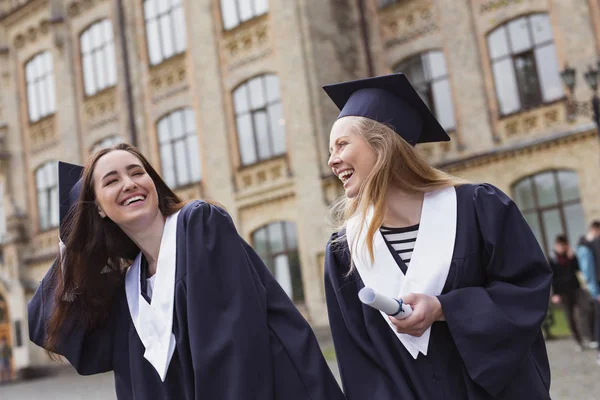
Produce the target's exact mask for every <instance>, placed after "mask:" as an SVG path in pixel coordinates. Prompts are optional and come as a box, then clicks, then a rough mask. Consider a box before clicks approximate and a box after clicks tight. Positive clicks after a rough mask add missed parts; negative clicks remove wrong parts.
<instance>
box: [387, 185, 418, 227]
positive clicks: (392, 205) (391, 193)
mask: <svg viewBox="0 0 600 400" xmlns="http://www.w3.org/2000/svg"><path fill="white" fill-rule="evenodd" d="M423 198H424V194H423V193H421V192H406V191H403V190H401V189H399V188H397V187H390V188H388V191H387V193H386V194H385V214H384V217H383V225H385V226H388V227H405V226H412V225H416V224H418V223H419V221H420V220H421V211H422V209H423Z"/></svg>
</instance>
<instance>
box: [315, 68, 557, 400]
mask: <svg viewBox="0 0 600 400" xmlns="http://www.w3.org/2000/svg"><path fill="white" fill-rule="evenodd" d="M324 89H325V90H326V92H327V94H328V95H329V96H330V97H331V98H332V100H333V101H334V102H335V103H336V105H337V106H338V108H339V109H340V110H341V111H340V115H339V118H338V120H337V121H336V122H335V124H334V125H333V128H332V130H331V136H330V151H331V156H330V159H329V165H330V167H331V168H332V171H333V172H334V174H336V175H337V176H338V177H339V178H340V179H341V181H342V182H343V185H344V188H345V196H343V198H342V199H341V200H340V201H339V202H338V203H337V204H336V205H334V207H333V209H332V211H333V217H334V220H335V221H336V224H337V225H336V226H337V229H336V233H334V235H333V236H332V238H331V240H330V242H329V244H328V246H327V255H326V266H325V269H326V276H325V287H326V295H327V306H328V310H329V318H330V323H331V330H332V334H333V339H334V344H335V348H336V353H337V357H338V364H339V367H340V371H341V376H342V383H343V386H344V391H345V394H346V397H347V398H348V399H349V400H359V399H367V398H372V399H378V400H388V399H389V400H392V399H403V400H411V399H497V398H499V399H527V398H529V399H548V398H549V394H548V393H549V386H550V370H549V366H548V358H547V355H546V349H545V344H544V339H543V336H542V333H541V325H542V321H543V320H544V316H545V315H546V309H547V307H548V299H549V293H550V281H551V271H550V268H549V266H548V263H547V261H546V258H545V256H544V254H543V252H542V251H541V249H540V247H539V245H538V243H537V241H536V239H535V237H534V235H533V233H532V232H531V230H530V229H529V227H528V225H527V223H526V222H525V220H524V218H523V217H522V215H521V213H520V212H519V210H518V209H517V207H516V205H515V204H514V203H513V202H512V201H511V200H510V199H509V198H508V196H506V195H505V194H504V193H502V192H501V191H500V190H499V189H497V188H495V187H494V186H492V185H489V184H468V183H467V182H465V181H463V180H462V179H459V178H456V177H454V176H451V175H449V174H446V173H444V172H441V171H439V170H437V169H436V168H434V167H432V166H431V165H429V164H427V163H426V162H425V161H424V160H423V159H422V158H421V157H420V156H419V154H418V153H417V151H416V149H415V148H414V145H415V144H417V143H423V142H436V141H447V140H449V137H448V135H447V134H446V132H445V131H444V130H443V128H442V127H441V126H440V124H439V123H438V122H437V120H436V119H435V117H434V116H433V115H432V113H431V112H430V111H429V109H428V108H427V106H426V105H425V104H424V103H423V101H422V100H421V99H420V97H419V95H418V94H417V93H416V92H415V90H414V89H413V88H412V86H411V85H410V83H409V82H408V80H407V79H406V77H405V76H404V75H402V74H394V75H388V76H382V77H376V78H370V79H364V80H359V81H352V82H344V83H340V84H333V85H328V86H326V87H324ZM364 287H370V288H371V289H374V290H375V291H376V292H379V293H380V294H382V295H385V296H388V297H391V298H399V299H400V298H401V299H402V300H403V302H404V303H406V304H409V305H410V306H411V307H412V310H413V311H412V314H411V315H410V316H408V317H407V318H404V319H397V318H394V317H390V316H389V315H387V314H385V313H383V312H380V311H378V310H376V309H374V308H371V307H369V306H366V305H364V304H362V302H361V301H360V300H359V296H358V292H359V290H361V289H362V288H364ZM392 311H395V310H392ZM405 315H406V314H405Z"/></svg>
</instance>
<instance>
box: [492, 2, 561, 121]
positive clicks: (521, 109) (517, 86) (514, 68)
mask: <svg viewBox="0 0 600 400" xmlns="http://www.w3.org/2000/svg"><path fill="white" fill-rule="evenodd" d="M537 15H544V16H547V17H548V25H549V28H550V31H551V33H552V36H551V38H550V39H546V40H544V41H543V42H540V43H536V42H535V38H534V35H533V27H532V25H533V24H532V22H531V18H532V17H534V16H537ZM522 18H524V19H525V21H526V24H527V34H528V37H529V41H530V43H531V46H530V47H529V48H527V49H526V50H521V51H519V52H513V49H512V47H513V45H512V43H511V36H510V33H509V29H508V26H509V25H510V24H511V23H512V22H514V21H516V20H519V19H522ZM549 18H550V17H549V14H548V13H545V12H535V13H529V14H521V15H518V16H516V17H514V18H511V19H509V20H506V21H504V22H502V23H501V24H498V25H496V26H495V27H494V29H492V30H490V31H489V32H488V33H487V34H486V47H487V58H488V61H489V65H490V71H491V74H492V81H493V82H494V92H495V98H496V103H497V104H498V114H499V117H500V118H504V117H508V116H511V115H514V114H518V113H521V112H525V111H528V110H532V109H535V108H538V107H542V106H544V105H548V104H552V103H554V102H556V101H560V100H561V99H562V98H563V97H564V92H563V96H560V97H558V98H556V99H553V100H544V93H543V90H542V82H541V80H540V71H539V68H538V59H537V56H536V54H535V52H536V49H538V48H542V47H546V46H548V45H554V46H556V44H555V38H554V32H553V31H552V25H551V24H550V21H549ZM499 29H504V37H505V42H506V46H507V54H505V55H503V56H496V57H495V58H494V57H492V55H491V47H490V43H489V37H490V36H491V35H492V34H494V33H495V32H496V31H498V30H499ZM528 53H530V54H531V55H532V57H533V60H534V66H535V69H534V74H535V80H536V82H537V93H535V97H536V100H537V102H534V103H533V104H530V105H527V106H525V105H524V104H525V102H524V101H523V99H524V97H525V94H524V93H522V90H521V88H522V87H523V84H522V82H521V79H520V78H519V74H518V73H517V71H518V69H517V66H516V60H517V58H519V57H521V56H523V55H525V54H528ZM554 55H555V57H556V59H557V62H558V54H557V53H556V47H555V52H554ZM507 59H510V61H511V63H510V65H511V67H512V72H513V74H514V77H515V90H516V93H517V98H518V99H519V108H518V109H517V110H514V111H510V112H507V113H504V112H502V110H501V101H500V98H499V97H498V88H497V86H496V76H495V73H494V65H495V64H496V63H499V62H501V61H504V60H507Z"/></svg>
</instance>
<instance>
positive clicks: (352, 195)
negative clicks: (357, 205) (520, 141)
mask: <svg viewBox="0 0 600 400" xmlns="http://www.w3.org/2000/svg"><path fill="white" fill-rule="evenodd" d="M356 196H358V192H357V191H355V190H352V189H350V190H347V191H346V197H347V198H349V199H353V198H355V197H356Z"/></svg>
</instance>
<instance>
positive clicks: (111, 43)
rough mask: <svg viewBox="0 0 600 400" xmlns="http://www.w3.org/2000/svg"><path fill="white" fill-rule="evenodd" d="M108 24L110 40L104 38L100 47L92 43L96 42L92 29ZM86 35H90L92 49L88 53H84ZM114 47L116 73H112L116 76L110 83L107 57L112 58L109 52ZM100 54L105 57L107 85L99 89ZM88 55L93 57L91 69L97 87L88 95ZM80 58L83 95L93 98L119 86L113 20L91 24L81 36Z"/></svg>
mask: <svg viewBox="0 0 600 400" xmlns="http://www.w3.org/2000/svg"><path fill="white" fill-rule="evenodd" d="M105 23H108V24H109V32H110V38H106V37H103V38H102V39H103V41H102V43H101V44H100V45H98V44H97V43H92V41H93V40H94V39H93V38H92V29H93V28H94V27H96V26H99V24H105ZM100 29H104V28H103V27H100ZM84 35H89V36H90V48H89V49H88V51H87V53H84V46H83V39H84ZM111 47H112V61H113V68H114V71H112V75H114V82H108V76H109V75H110V70H109V66H108V63H107V62H106V57H107V56H108V57H110V54H109V51H110V48H111ZM98 52H102V53H103V54H102V56H103V60H104V74H105V75H106V78H105V79H106V83H105V85H104V86H102V87H99V85H98V79H97V77H98V70H99V67H98V65H97V63H96V57H95V55H96V53H98ZM86 54H89V56H90V57H91V59H92V60H91V68H92V70H93V71H92V74H93V82H94V86H95V90H94V91H93V92H91V93H88V91H87V85H86V76H87V73H86V66H85V61H84V60H85V56H86ZM79 56H80V58H81V83H82V87H83V94H84V96H85V97H92V96H95V95H97V94H99V93H102V92H103V91H105V90H107V89H110V88H112V87H115V86H116V85H117V81H118V73H117V72H118V71H117V54H116V48H115V35H114V27H113V24H112V20H111V19H110V18H102V19H99V20H96V21H94V22H92V23H91V24H89V25H88V26H87V27H86V28H85V29H84V30H83V31H82V32H81V33H80V35H79Z"/></svg>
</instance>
